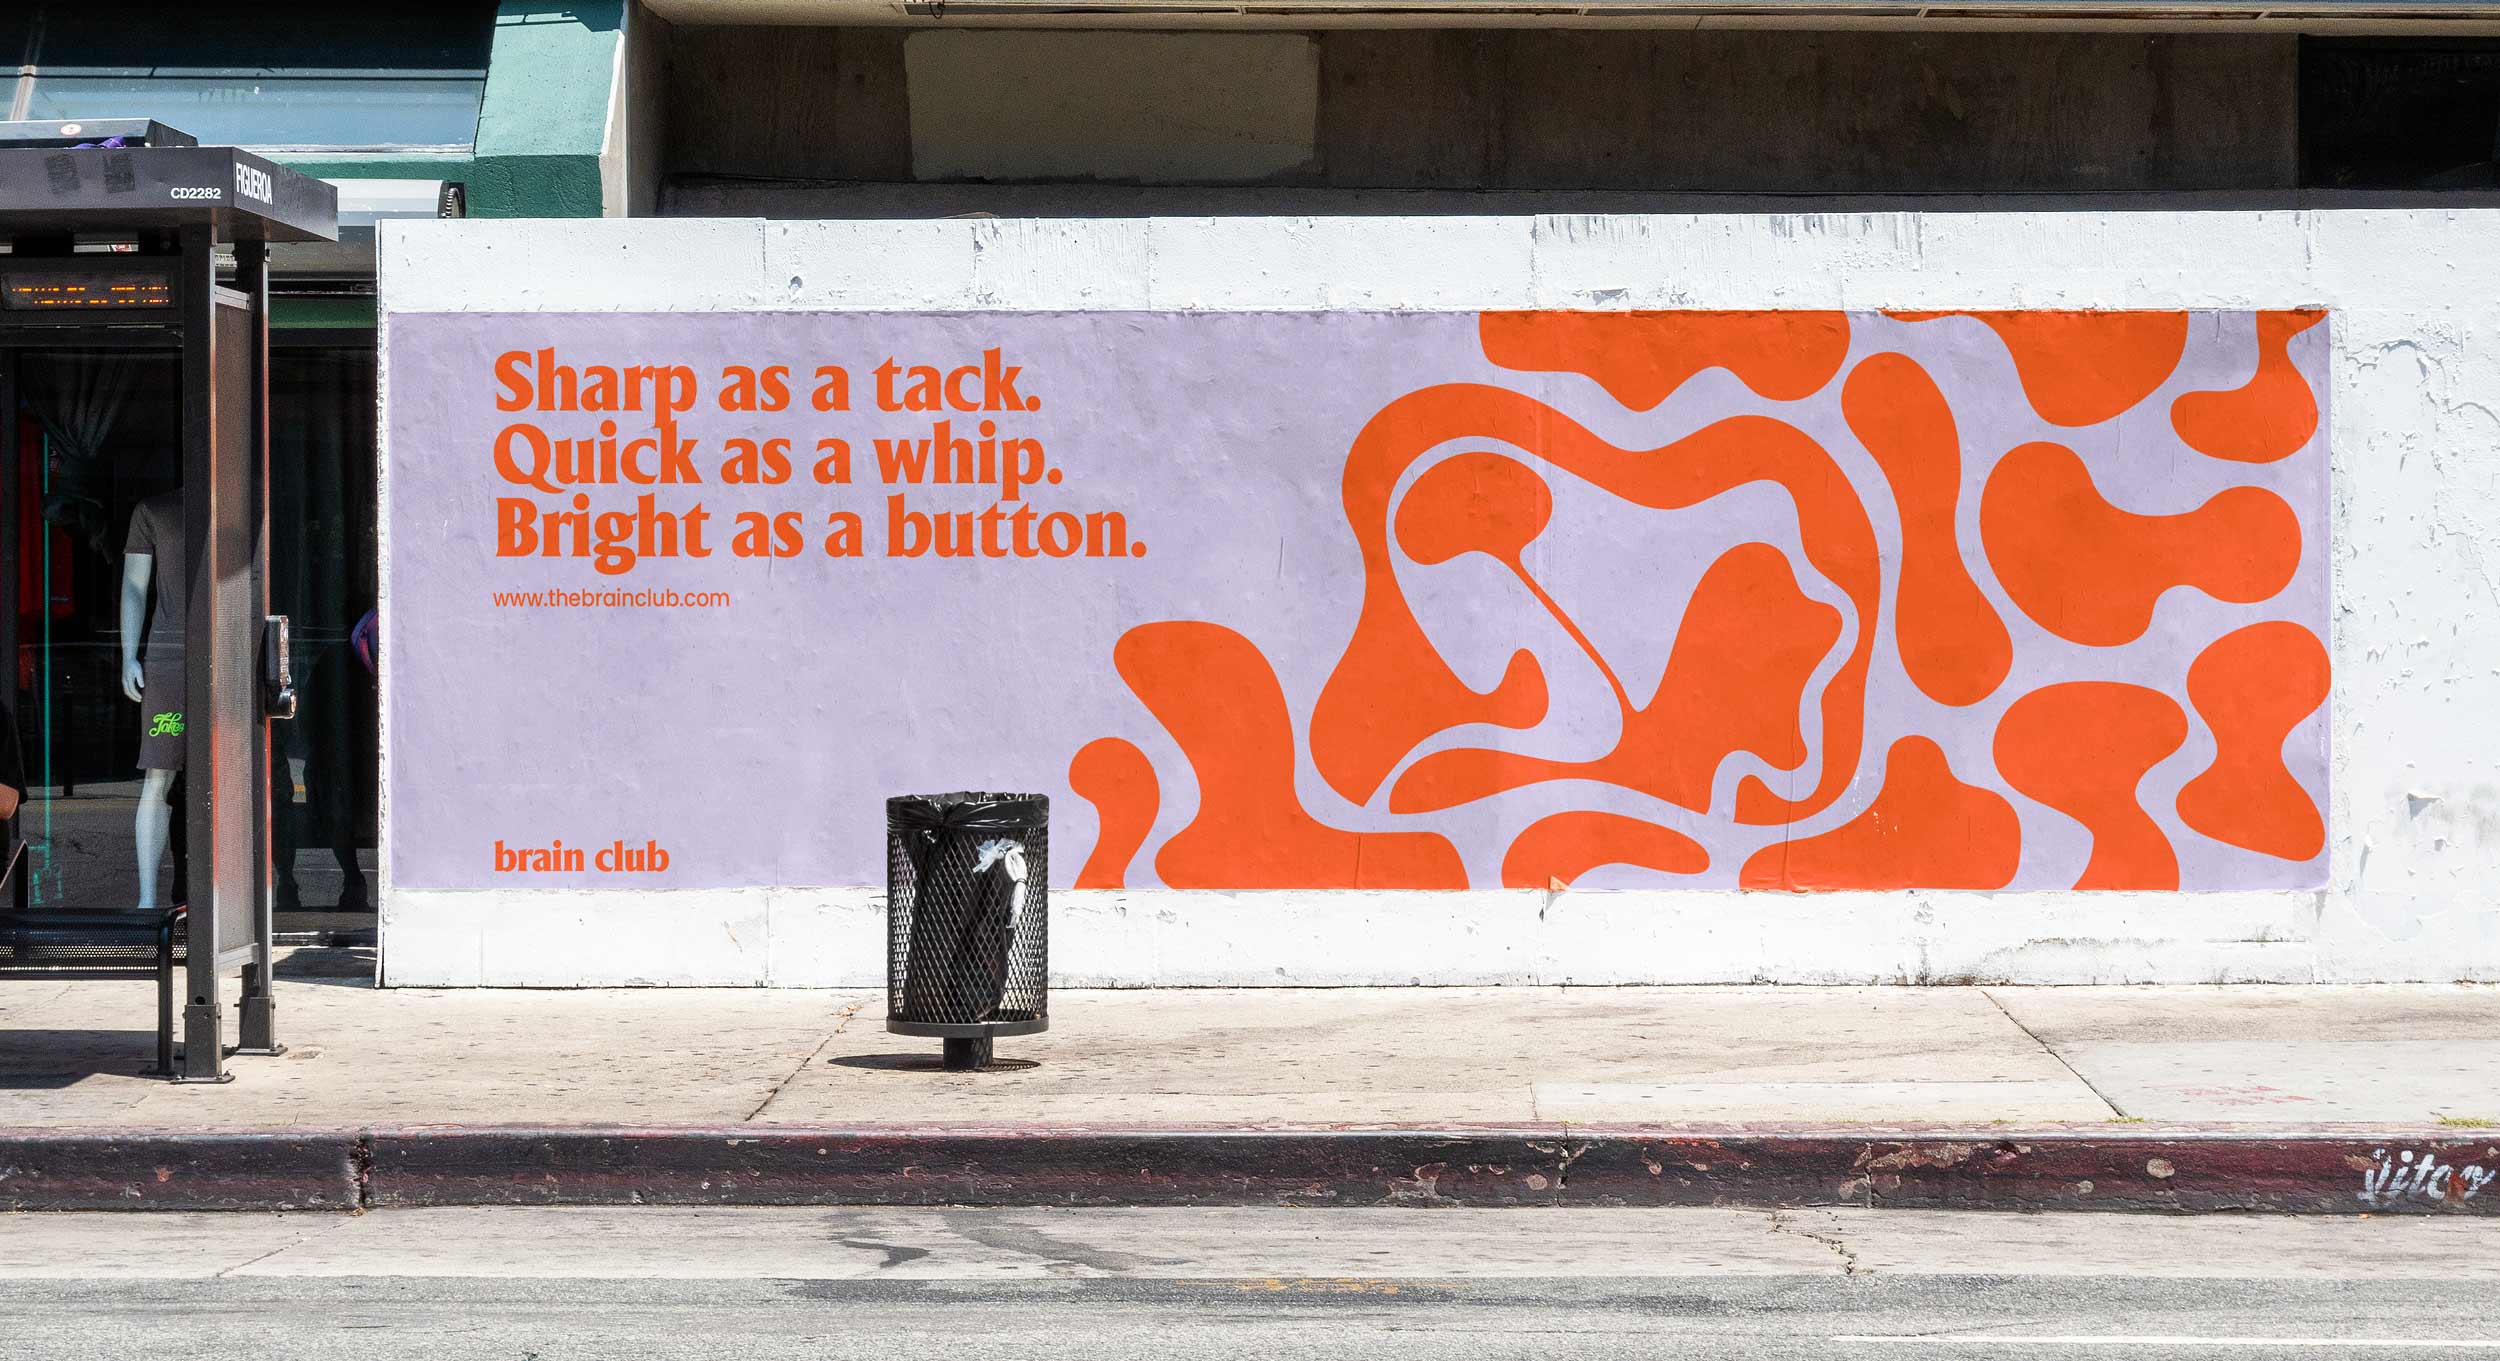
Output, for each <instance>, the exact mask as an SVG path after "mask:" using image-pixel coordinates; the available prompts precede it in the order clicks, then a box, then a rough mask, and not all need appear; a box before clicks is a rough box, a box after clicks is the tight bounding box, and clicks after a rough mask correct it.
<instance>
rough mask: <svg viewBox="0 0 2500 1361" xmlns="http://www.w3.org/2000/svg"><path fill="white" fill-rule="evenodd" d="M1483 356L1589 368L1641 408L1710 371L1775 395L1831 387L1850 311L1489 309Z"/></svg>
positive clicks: (1530, 365) (1482, 331)
mask: <svg viewBox="0 0 2500 1361" xmlns="http://www.w3.org/2000/svg"><path fill="white" fill-rule="evenodd" d="M1476 332H1477V335H1478V337H1479V338H1480V340H1481V342H1482V344H1483V346H1484V357H1485V358H1487V359H1490V360H1492V361H1493V362H1494V363H1496V364H1499V365H1501V366H1502V367H1503V368H1506V369H1518V370H1521V371H1523V372H1530V373H1584V374H1587V375H1588V376H1589V377H1591V378H1593V379H1595V380H1596V381H1597V384H1598V386H1600V387H1602V388H1604V389H1606V392H1607V394H1608V395H1609V396H1612V397H1613V398H1614V399H1615V400H1616V401H1618V402H1621V403H1623V404H1624V405H1625V406H1627V407H1630V408H1631V409H1633V410H1634V411H1647V410H1649V409H1650V408H1651V407H1654V406H1656V405H1658V404H1659V403H1660V402H1663V401H1665V400H1666V399H1667V397H1668V396H1669V395H1670V394H1672V393H1673V392H1674V391H1675V390H1676V389H1677V388H1679V387H1682V386H1683V385H1684V382H1685V380H1686V379H1688V378H1691V377H1692V376H1693V375H1694V374H1696V373H1699V372H1701V371H1702V370H1704V369H1722V368H1723V369H1726V370H1727V371H1728V372H1730V373H1733V374H1735V375H1736V378H1737V381H1739V382H1741V383H1743V384H1744V385H1745V386H1746V387H1749V388H1751V389H1753V390H1754V392H1755V393H1756V394H1758V395H1760V396H1763V397H1767V398H1770V399H1771V400H1772V401H1775V402H1793V401H1796V400H1798V399H1800V398H1804V397H1811V396H1813V395H1814V394H1815V393H1817V392H1819V391H1821V390H1822V388H1823V385H1824V384H1826V383H1828V382H1830V381H1832V376H1833V375H1834V374H1836V373H1838V372H1840V363H1841V361H1842V360H1843V359H1845V358H1847V357H1848V354H1849V315H1848V314H1847V313H1845V312H1486V313H1484V314H1483V315H1482V316H1481V317H1479V318H1478V319H1477V323H1476Z"/></svg>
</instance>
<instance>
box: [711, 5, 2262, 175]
mask: <svg viewBox="0 0 2500 1361" xmlns="http://www.w3.org/2000/svg"><path fill="white" fill-rule="evenodd" d="M678 36H679V54H680V58H681V60H680V62H679V65H678V68H677V74H676V78H675V80H674V81H673V83H672V85H671V105H672V114H671V116H672V120H673V123H674V126H673V129H672V134H671V139H670V143H669V171H670V174H671V175H672V176H675V177H679V178H681V179H686V180H692V181H704V180H712V179H718V178H722V177H726V178H729V179H731V180H737V181H747V180H752V179H755V178H757V177H763V178H778V179H801V180H804V179H831V180H911V179H916V180H921V181H946V180H988V181H1017V180H1028V181H1030V180H1093V181H1104V182H1131V183H1154V184H1238V183H1273V184H1302V185H1326V186H1335V187H1344V188H1463V189H1477V188H1483V189H1625V190H1713V191H1761V192H1788V193H1853V192H1882V191H1921V192H1926V191H1991V192H1995V191H2004V192H2014V191H2077V192H2080V191H2089V190H2103V189H2168V188H2191V189H2277V188H2288V187H2290V186H2292V185H2293V184H2294V183H2295V182H2296V179H2297V175H2298V168H2299V167H2298V155H2297V145H2296V131H2297V121H2298V120H2297V112H2298V109H2297V96H2298V69H2297V65H2298V48H2297V40H2296V39H2295V38H2293V37H2290V36H2288V35H2270V34H2227V35H2214V36H2174V35H2144V34H2123V33H1939V34H1905V33H1881V32H1820V33H1815V32H1759V31H1699V32H1691V31H1687V32H1670V31H1620V30H1618V31H1596V32H1591V31H1568V30H1547V31H1508V30H1456V29H1452V30H1438V31H1434V30H1396V31H1369V32H1365V31H1336V32H1323V33H1315V34H1308V35H1302V34H1254V33H1190V34H1137V33H1125V34H1123V33H1100V32H1091V33H1070V32H1048V31H1032V30H993V31H986V32H984V31H979V30H954V29H950V30H945V31H933V32H916V33H904V32H901V31H897V30H891V29H804V28H796V29H794V28H683V29H681V30H680V31H679V35H678ZM1314 64H1315V65H1314ZM1045 76H1049V77H1052V78H1050V79H1045V78H1044V77H1045ZM1062 85H1064V86H1065V87H1066V88H1064V89H1063V88H1060V86H1062Z"/></svg>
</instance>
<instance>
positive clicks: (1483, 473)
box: [1397, 453, 1554, 573]
mask: <svg viewBox="0 0 2500 1361" xmlns="http://www.w3.org/2000/svg"><path fill="white" fill-rule="evenodd" d="M1553 518H1554V493H1553V490H1552V489H1551V488H1549V487H1547V486H1546V485H1545V479H1544V478H1542V477H1539V476H1537V474H1536V470H1535V469H1533V468H1530V467H1529V466H1528V465H1527V464H1525V463H1522V462H1520V461H1519V460H1517V459H1515V458H1506V457H1504V456H1503V455H1500V454H1483V453H1477V454H1460V455H1458V456H1457V457H1455V458H1452V459H1449V460H1446V461H1444V462H1441V463H1436V464H1434V465H1432V467H1431V469H1430V470H1428V471H1426V472H1425V473H1424V475H1423V476H1421V477H1419V478H1416V479H1415V485H1414V486H1412V487H1409V488H1407V489H1406V499H1405V500H1403V501H1400V502H1399V503H1398V517H1397V529H1398V546H1399V547H1400V548H1403V549H1405V550H1406V555H1407V556H1408V557H1410V558H1413V559H1414V560H1415V561H1417V562H1420V563H1424V564H1427V565H1429V564H1432V563H1440V562H1448V561H1449V560H1450V559H1452V558H1455V557H1457V556H1459V555H1460V554H1462V553H1484V554H1488V555H1490V556H1492V557H1495V558H1498V559H1500V560H1501V561H1502V562H1503V563H1505V564H1507V565H1508V566H1510V567H1511V568H1512V570H1514V571H1519V572H1523V573H1524V572H1525V571H1526V570H1527V569H1526V568H1525V567H1524V566H1522V565H1521V561H1520V559H1521V555H1522V554H1524V553H1526V552H1527V549H1528V545H1529V544H1530V543H1532V542H1534V541H1535V539H1536V536H1537V535H1539V534H1542V533H1544V532H1545V525H1546V522H1547V521H1549V520H1551V519H1553Z"/></svg>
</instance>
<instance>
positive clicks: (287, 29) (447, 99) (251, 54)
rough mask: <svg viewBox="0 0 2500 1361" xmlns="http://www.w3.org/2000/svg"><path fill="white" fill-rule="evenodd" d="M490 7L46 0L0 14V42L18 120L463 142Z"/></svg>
mask: <svg viewBox="0 0 2500 1361" xmlns="http://www.w3.org/2000/svg"><path fill="white" fill-rule="evenodd" d="M494 9H495V7H494V6H493V5H492V4H491V3H487V4H480V3H474V2H470V3H446V4H438V5H427V6H410V7H392V8H382V9H379V11H378V12H377V10H376V7H364V6H341V7H337V8H335V9H333V10H331V11H330V12H329V13H327V14H321V13H314V14H306V13H303V12H301V7H294V6H288V7H279V6H269V5H258V4H205V3H188V4H161V3H157V4H150V3H142V4H131V5H113V6H109V7H98V6H93V5H76V6H72V5H44V6H38V7H36V8H35V10H34V12H33V13H32V14H31V15H30V16H28V17H26V18H23V19H17V20H8V19H0V51H6V52H7V53H9V54H10V55H12V56H17V57H18V59H19V68H20V72H21V74H20V77H19V86H20V88H19V92H18V101H17V102H18V104H19V106H20V107H21V109H22V112H20V113H18V114H17V115H15V116H17V117H20V118H37V119H66V118H153V119H155V120H157V121H158V122H160V123H164V124H166V125H167V126H170V127H176V128H180V129H181V130H183V131H184V132H187V133H190V134H191V135H192V136H194V137H197V138H198V139H199V140H200V141H201V142H202V143H214V144H227V145H234V146H248V147H259V148H264V149H272V150H287V149H296V150H310V149H329V150H404V149H443V150H466V149H468V148H470V147H473V146H475V145H476V144H477V118H478V109H479V107H480V105H481V104H482V103H483V101H484V99H485V93H486V61H487V52H488V47H489V44H490V42H491V41H492V37H493V31H494ZM21 54H22V55H21Z"/></svg>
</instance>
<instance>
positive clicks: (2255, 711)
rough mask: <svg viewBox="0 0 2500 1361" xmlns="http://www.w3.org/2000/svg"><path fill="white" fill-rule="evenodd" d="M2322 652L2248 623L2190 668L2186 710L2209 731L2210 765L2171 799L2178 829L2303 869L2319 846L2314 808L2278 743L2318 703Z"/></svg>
mask: <svg viewBox="0 0 2500 1361" xmlns="http://www.w3.org/2000/svg"><path fill="white" fill-rule="evenodd" d="M2328 670H2329V668H2328V662H2327V655H2326V645H2325V644H2323V643H2321V642H2319V641H2318V635H2316V634H2314V633H2311V632H2310V631H2309V630H2307V629H2305V628H2302V627H2301V626H2300V625H2298V624H2291V623H2285V622H2282V621H2280V620H2276V621H2273V622H2270V623H2264V624H2251V625H2249V626H2248V627H2247V628H2244V629H2240V630H2239V631H2237V632H2235V633H2228V634H2224V635H2223V636H2222V638H2221V639H2220V640H2218V641H2216V642H2215V643H2214V645H2213V646H2211V647H2208V648H2206V649H2205V650H2204V652H2202V653H2201V654H2199V655H2198V656H2197V658H2196V661H2195V663H2194V664H2193V665H2191V666H2189V667H2188V676H2187V689H2188V702H2189V703H2191V704H2194V705H2195V706H2196V712H2198V713H2200V714H2202V715H2204V717H2205V726H2207V727H2209V728H2211V729H2213V734H2214V745H2215V746H2216V748H2218V750H2216V751H2215V753H2214V763H2213V764H2212V765H2210V766H2207V767H2206V768H2205V772H2204V773H2203V774H2201V775H2199V776H2197V777H2196V778H2195V779H2193V780H2190V781H2188V782H2187V785H2186V787H2185V788H2183V789H2181V790H2180V791H2179V804H2178V807H2179V820H2180V821H2181V822H2184V823H2186V824H2187V825H2188V826H2190V827H2193V828H2195V829H2196V830H2197V831H2200V832H2203V833H2204V834H2205V835H2207V836H2209V837H2212V838H2213V839H2214V840H2216V841H2222V842H2228V843H2229V844H2231V845H2234V846H2241V847H2245V848H2247V849H2249V850H2252V851H2256V852H2258V853H2259V854H2261V855H2272V856H2280V857H2281V858H2283V859H2285V860H2307V859H2308V858H2310V857H2311V856H2314V855H2316V854H2317V853H2318V852H2319V851H2320V850H2321V849H2323V848H2324V847H2325V845H2326V823H2325V821H2324V820H2323V819H2321V818H2320V817H2319V816H2318V805H2317V802H2316V800H2314V799H2312V798H2310V796H2309V791H2307V790H2305V789H2303V788H2301V787H2300V782H2299V781H2298V780H2295V779H2293V778H2292V772H2291V770H2290V768H2288V767H2287V766H2285V765H2284V764H2283V740H2284V739H2285V738H2286V737H2288V736H2290V735H2291V731H2292V729H2293V728H2294V727H2296V726H2298V725H2299V723H2300V721H2301V720H2302V719H2305V718H2307V717H2308V716H2309V715H2310V714H2312V713H2315V712H2316V711H2317V708H2318V706H2319V705H2321V704H2324V703H2325V702H2326V696H2327V686H2328Z"/></svg>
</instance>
